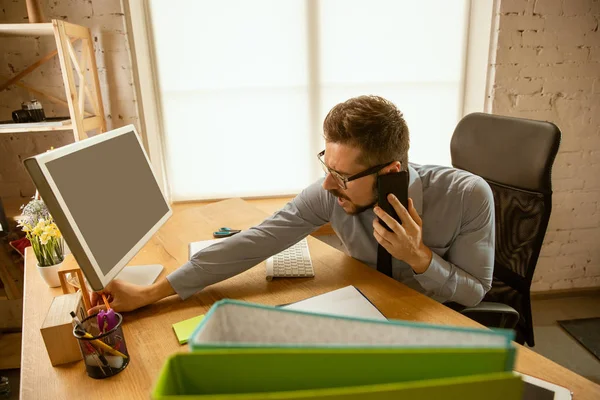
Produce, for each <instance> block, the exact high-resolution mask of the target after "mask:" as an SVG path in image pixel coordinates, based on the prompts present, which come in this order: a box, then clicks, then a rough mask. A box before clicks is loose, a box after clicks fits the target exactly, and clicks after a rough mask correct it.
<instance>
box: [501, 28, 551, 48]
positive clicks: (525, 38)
mask: <svg viewBox="0 0 600 400" xmlns="http://www.w3.org/2000/svg"><path fill="white" fill-rule="evenodd" d="M521 36H522V39H521V42H522V45H523V46H530V47H535V46H556V45H557V43H558V35H557V33H556V32H547V31H532V30H527V31H524V32H523V33H522V34H521ZM498 40H500V38H498Z"/></svg>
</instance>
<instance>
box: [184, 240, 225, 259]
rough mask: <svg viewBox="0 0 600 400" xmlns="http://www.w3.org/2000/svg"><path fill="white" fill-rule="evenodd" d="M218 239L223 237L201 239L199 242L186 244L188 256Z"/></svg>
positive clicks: (190, 256)
mask: <svg viewBox="0 0 600 400" xmlns="http://www.w3.org/2000/svg"><path fill="white" fill-rule="evenodd" d="M219 240H223V239H210V240H202V241H200V242H192V243H190V244H189V246H188V249H189V254H188V258H189V259H191V258H192V256H193V255H194V254H196V253H197V252H199V251H200V250H203V249H205V248H207V247H208V246H210V245H212V244H215V243H217V242H218V241H219Z"/></svg>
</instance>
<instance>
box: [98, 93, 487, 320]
mask: <svg viewBox="0 0 600 400" xmlns="http://www.w3.org/2000/svg"><path fill="white" fill-rule="evenodd" d="M323 130H324V134H325V142H326V145H325V151H324V152H322V153H320V154H319V158H320V160H321V163H322V164H323V167H324V169H325V170H326V172H327V175H326V177H325V178H323V179H321V180H319V181H317V182H315V183H314V184H312V185H311V186H309V187H307V188H306V189H305V190H303V191H302V193H300V194H299V195H298V196H297V197H296V198H294V199H293V200H292V201H291V202H290V203H288V204H287V205H286V206H285V207H284V208H283V209H282V210H280V211H278V212H277V213H275V214H274V215H273V216H271V217H269V218H267V219H266V220H265V221H263V222H262V223H261V224H260V225H258V226H255V227H253V228H250V229H248V230H247V231H244V232H241V233H239V234H237V235H235V236H233V237H231V238H229V239H227V240H226V241H223V242H221V243H217V244H214V245H213V246H210V247H208V248H206V249H204V250H203V251H200V252H198V253H196V254H195V255H194V256H193V257H192V259H191V260H190V261H189V262H188V263H186V264H184V265H183V266H182V267H180V268H179V269H178V270H176V271H175V272H173V273H171V274H170V275H169V276H167V277H166V278H163V279H161V280H159V281H158V282H156V283H154V284H153V285H151V286H149V287H140V286H136V285H132V284H130V283H127V282H123V281H118V280H116V281H113V282H111V283H110V284H109V285H108V286H107V287H106V289H105V290H104V293H106V294H108V295H109V298H111V299H112V307H113V308H114V309H116V310H117V311H119V310H120V311H130V310H134V309H136V308H139V307H142V306H144V305H147V304H150V303H153V302H155V301H158V300H159V299H162V298H164V297H167V296H170V295H174V294H178V295H179V296H180V297H181V298H182V299H186V298H188V297H190V296H192V295H193V294H194V293H196V292H198V291H200V290H202V289H203V288H205V287H207V286H209V285H212V284H214V283H217V282H219V281H222V280H224V279H227V278H230V277H232V276H234V275H236V274H239V273H241V272H243V271H245V270H247V269H248V268H251V267H253V266H254V265H256V264H258V263H260V262H262V261H264V260H265V259H267V258H268V257H270V256H271V255H273V254H276V253H278V252H280V251H282V250H284V249H285V248H287V247H289V246H290V245H292V244H294V243H296V242H297V241H299V240H300V239H302V238H304V237H305V236H307V235H309V234H310V233H311V232H312V231H314V230H315V229H317V228H318V227H320V226H322V225H324V224H326V223H327V222H331V225H332V227H333V229H334V230H335V232H336V233H337V235H338V236H339V238H340V239H341V241H342V243H343V244H344V246H345V248H346V250H347V253H348V254H349V255H350V256H352V257H354V258H356V259H358V260H360V261H362V262H364V263H365V264H367V265H369V266H370V267H372V268H376V265H377V246H378V244H380V245H382V246H383V247H384V248H385V249H386V250H387V251H388V252H389V253H390V254H391V255H392V256H393V259H392V277H393V278H394V279H396V280H398V281H400V282H403V283H404V284H406V285H408V286H410V287H412V288H413V289H415V290H417V291H419V292H421V293H424V294H426V295H428V296H430V297H432V298H434V299H436V300H438V301H440V302H446V301H453V302H456V303H460V304H462V305H465V306H474V305H476V304H478V303H479V302H480V301H481V300H482V299H483V296H484V295H485V293H486V292H487V291H488V290H489V289H490V287H491V282H492V271H493V260H494V206H493V197H492V192H491V189H490V188H489V186H488V185H487V183H486V182H485V181H484V180H483V179H481V178H479V177H477V176H475V175H472V174H470V173H467V172H465V171H460V170H456V169H453V168H447V167H439V166H420V165H416V164H410V165H409V164H408V148H409V137H408V128H407V126H406V123H405V121H404V118H403V116H402V113H401V112H400V111H399V110H398V109H397V108H396V107H395V106H394V104H392V103H391V102H389V101H387V100H385V99H383V98H381V97H376V96H361V97H357V98H352V99H350V100H348V101H346V102H344V103H341V104H338V105H337V106H335V107H334V108H333V109H332V110H331V111H330V112H329V114H328V115H327V117H326V118H325V122H324V124H323ZM402 169H408V171H409V176H410V182H409V190H408V194H409V207H408V210H407V209H405V208H404V207H403V206H402V205H401V204H400V202H399V201H398V200H397V199H396V198H394V197H393V196H392V195H390V198H389V200H390V203H391V204H392V205H393V206H394V208H395V209H396V211H397V213H398V215H399V216H400V218H401V220H402V225H400V224H398V223H397V222H396V221H394V220H393V219H392V218H391V217H390V216H389V215H387V214H386V213H385V212H383V211H382V210H381V209H380V208H379V207H377V206H376V201H377V196H376V187H377V176H379V175H384V174H389V173H393V172H398V171H400V170H402ZM380 221H384V222H385V223H386V224H388V226H390V227H392V228H393V231H392V232H388V231H386V230H385V228H384V227H383V226H382V224H381V223H380ZM101 303H102V301H101V300H100V299H99V298H98V295H97V294H93V295H92V304H93V305H96V307H94V308H93V309H92V310H91V312H94V311H96V310H98V309H100V308H102V307H103V306H102V305H101Z"/></svg>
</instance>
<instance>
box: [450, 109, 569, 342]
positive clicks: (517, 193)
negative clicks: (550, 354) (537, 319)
mask: <svg viewBox="0 0 600 400" xmlns="http://www.w3.org/2000/svg"><path fill="white" fill-rule="evenodd" d="M560 139H561V132H560V130H559V129H558V127H557V126H556V125H554V124H552V123H550V122H542V121H534V120H527V119H521V118H512V117H504V116H498V115H491V114H483V113H474V114H469V115H467V116H466V117H464V118H463V119H462V120H461V121H460V122H459V123H458V125H457V126H456V129H455V130H454V134H453V135H452V141H451V144H450V151H451V155H452V165H453V166H454V167H455V168H459V169H462V170H465V171H469V172H471V173H473V174H475V175H479V176H481V177H482V178H483V179H485V180H486V181H487V183H488V184H489V185H490V187H491V188H492V192H493V194H494V204H495V216H496V246H495V247H496V248H495V257H494V278H493V282H492V288H491V290H490V291H489V292H488V293H487V295H486V296H485V297H484V299H483V300H484V301H483V302H482V303H481V304H480V305H479V306H476V307H471V308H465V309H463V310H461V312H462V313H463V314H465V315H467V316H469V317H471V318H472V319H474V320H476V321H478V322H480V323H482V324H484V325H486V326H492V327H494V326H496V327H499V326H500V325H504V327H507V328H514V329H515V330H516V341H517V342H518V343H521V344H523V343H525V342H526V343H527V344H528V345H529V346H532V347H533V346H534V344H535V342H534V337H533V321H532V316H531V299H530V288H531V281H532V278H533V272H534V270H535V266H536V264H537V260H538V257H539V254H540V249H541V247H542V242H543V240H544V235H545V234H546V228H547V227H548V220H549V219H550V211H551V208H552V180H551V173H552V164H553V163H554V159H555V157H556V153H557V152H558V147H559V145H560ZM490 302H491V303H490ZM499 303H502V304H499ZM510 307H512V308H514V310H511V309H510ZM515 310H516V312H518V314H516V312H515ZM515 324H516V326H515ZM511 325H512V326H511Z"/></svg>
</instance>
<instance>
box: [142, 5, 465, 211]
mask: <svg viewBox="0 0 600 400" xmlns="http://www.w3.org/2000/svg"><path fill="white" fill-rule="evenodd" d="M466 8H467V0H445V1H444V0H427V1H418V2H416V1H394V0H376V1H373V0H350V1H349V0H321V1H316V0H286V1H281V0H279V1H278V0H253V1H244V0H221V1H215V0H212V1H211V0H185V1H182V0H177V1H166V0H151V1H150V12H151V18H152V29H153V33H154V45H155V54H156V60H157V69H158V79H159V89H160V94H161V101H162V117H163V125H164V136H165V137H164V139H165V158H166V165H167V178H168V180H169V186H170V190H171V195H172V198H173V200H174V201H182V200H197V199H214V198H224V197H232V196H268V195H278V194H292V193H297V192H299V191H300V190H301V189H302V188H304V187H305V186H307V185H308V184H310V183H311V182H312V181H314V180H315V179H317V178H318V177H319V175H322V173H321V172H320V171H319V169H318V165H317V162H316V153H317V152H318V151H319V150H321V149H322V147H323V139H322V134H323V132H322V130H321V125H322V121H323V119H324V118H325V115H326V114H327V112H328V111H329V109H331V107H333V106H334V105H335V104H337V103H339V102H341V101H344V100H347V99H348V98H350V97H354V96H358V95H362V94H377V95H380V96H383V97H386V98H388V99H389V100H391V101H393V102H394V103H395V104H396V105H397V106H398V108H400V110H402V111H403V112H404V114H405V117H406V120H407V123H408V126H409V130H410V132H411V151H410V154H409V157H410V160H411V161H414V162H418V163H433V164H444V165H449V163H450V155H449V143H450V137H451V134H452V131H453V129H454V126H455V125H456V123H457V121H458V119H459V117H460V112H461V108H462V85H463V71H464V62H465V49H466V43H465V34H466V24H467V18H466V11H467V10H466Z"/></svg>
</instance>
